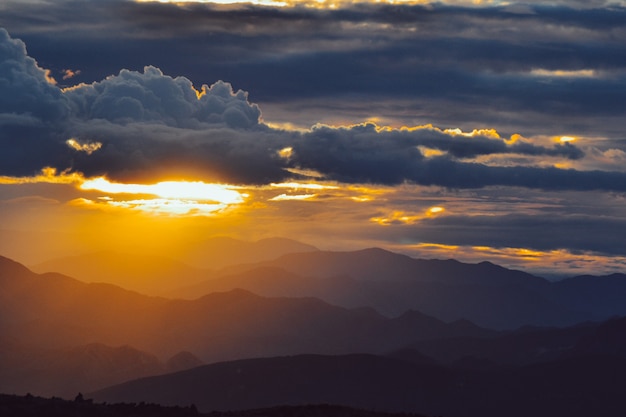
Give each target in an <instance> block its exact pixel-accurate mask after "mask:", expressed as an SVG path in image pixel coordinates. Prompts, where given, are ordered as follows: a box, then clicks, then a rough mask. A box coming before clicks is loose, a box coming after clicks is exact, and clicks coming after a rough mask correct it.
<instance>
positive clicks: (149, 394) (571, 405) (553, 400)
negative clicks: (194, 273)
mask: <svg viewBox="0 0 626 417" xmlns="http://www.w3.org/2000/svg"><path fill="white" fill-rule="evenodd" d="M625 371H626V357H624V356H620V355H610V354H605V355H601V354H593V355H589V354H587V355H577V356H572V357H567V356H563V357H561V358H558V359H555V360H553V361H549V362H544V363H536V364H531V365H527V366H521V367H516V368H511V369H506V370H499V371H489V372H486V371H482V370H467V369H456V368H446V367H440V366H436V365H432V364H418V363H415V362H413V361H407V360H403V359H399V358H395V357H383V356H375V355H341V356H321V355H297V356H286V357H277V358H266V359H249V360H241V361H233V362H225V363H217V364H212V365H206V366H202V367H198V368H194V369H192V370H188V371H183V372H178V373H174V374H170V375H164V376H156V377H148V378H143V379H139V380H136V381H130V382H127V383H124V384H121V385H117V386H113V387H110V388H107V389H104V390H101V391H98V392H95V393H92V394H90V396H92V397H94V398H95V399H96V400H98V401H109V402H110V401H124V402H138V401H148V402H150V401H155V402H159V403H160V404H165V405H168V404H191V403H193V404H195V405H196V406H198V408H199V409H200V410H202V411H209V410H232V409H246V408H257V407H267V406H270V405H272V404H288V405H303V404H313V403H332V404H339V405H345V406H350V407H360V408H365V409H371V410H391V411H404V412H418V413H423V414H426V415H446V416H451V417H462V416H484V417H491V416H493V417H496V416H513V417H516V416H519V417H522V416H535V417H544V416H545V417H548V416H550V417H578V416H580V417H582V416H590V415H593V416H617V415H622V414H623V412H624V411H626V405H624V402H623V387H624V386H625V385H624V384H626V373H625Z"/></svg>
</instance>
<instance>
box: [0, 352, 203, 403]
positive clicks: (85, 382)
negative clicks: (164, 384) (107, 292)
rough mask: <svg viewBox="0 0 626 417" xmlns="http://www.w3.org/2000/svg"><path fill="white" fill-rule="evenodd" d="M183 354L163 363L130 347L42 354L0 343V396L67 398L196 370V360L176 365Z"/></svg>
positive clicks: (198, 363) (197, 364)
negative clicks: (108, 387)
mask: <svg viewBox="0 0 626 417" xmlns="http://www.w3.org/2000/svg"><path fill="white" fill-rule="evenodd" d="M181 355H183V356H187V355H191V354H189V353H183V352H181V353H180V354H178V355H176V356H174V357H172V358H171V359H170V360H168V361H167V362H166V363H163V362H162V361H160V360H159V359H158V358H157V357H156V356H154V355H152V354H149V353H146V352H142V351H139V350H137V349H134V348H132V347H130V346H118V347H110V346H106V345H103V344H100V343H92V344H89V345H83V346H75V347H66V348H56V349H45V348H40V347H34V346H30V347H27V346H22V345H18V344H15V343H11V342H9V341H7V340H3V341H2V343H1V344H0V366H1V367H2V377H0V392H11V393H27V392H35V393H45V394H46V395H48V396H59V397H63V398H72V397H73V396H74V395H76V393H78V392H80V391H88V390H95V389H98V388H102V387H105V386H108V385H112V384H116V383H119V382H122V381H126V380H130V379H135V378H139V377H142V376H147V375H156V374H164V373H168V372H175V371H180V370H183V369H189V368H193V367H196V366H199V365H201V364H202V363H203V362H202V361H200V360H199V359H198V358H195V357H194V360H192V359H191V357H188V358H187V359H186V360H185V361H180V359H179V358H180V357H181Z"/></svg>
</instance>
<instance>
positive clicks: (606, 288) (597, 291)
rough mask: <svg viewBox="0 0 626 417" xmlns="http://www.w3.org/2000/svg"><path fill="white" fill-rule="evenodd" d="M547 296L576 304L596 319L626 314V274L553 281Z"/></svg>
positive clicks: (583, 276) (563, 302) (567, 304)
mask: <svg viewBox="0 0 626 417" xmlns="http://www.w3.org/2000/svg"><path fill="white" fill-rule="evenodd" d="M547 294H548V297H550V298H551V299H553V300H555V301H556V302H558V303H561V304H562V305H566V306H576V307H577V308H578V309H580V310H581V311H584V312H586V313H588V314H590V315H591V316H593V317H594V318H595V319H597V320H605V319H607V318H609V317H612V316H626V303H625V302H624V300H625V299H626V274H612V275H606V276H592V275H581V276H577V277H573V278H568V279H564V280H562V281H557V282H555V283H553V284H552V285H550V287H549V289H548V292H547Z"/></svg>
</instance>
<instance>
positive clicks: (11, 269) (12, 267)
mask: <svg viewBox="0 0 626 417" xmlns="http://www.w3.org/2000/svg"><path fill="white" fill-rule="evenodd" d="M32 273H33V272H32V271H31V270H30V269H28V268H26V267H25V266H24V265H22V264H21V263H19V262H16V261H14V260H13V259H9V258H7V257H4V256H0V274H1V275H3V276H8V275H17V274H20V275H21V274H32Z"/></svg>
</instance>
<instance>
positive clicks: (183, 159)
mask: <svg viewBox="0 0 626 417" xmlns="http://www.w3.org/2000/svg"><path fill="white" fill-rule="evenodd" d="M2 34H3V37H2V38H1V39H0V40H1V43H2V45H1V46H2V48H3V49H2V50H3V51H8V52H4V54H5V57H6V58H5V59H4V62H5V65H4V66H3V67H1V68H3V70H2V71H1V72H0V82H2V83H4V84H5V85H12V86H13V85H17V86H22V87H23V89H19V92H18V90H16V91H14V94H11V95H7V96H4V98H3V100H4V102H3V106H4V107H3V113H2V118H1V119H0V120H2V121H4V125H3V126H2V130H0V135H1V136H2V149H3V155H9V157H6V162H5V164H3V166H2V171H3V172H2V174H8V175H29V174H32V173H33V172H34V171H36V170H37V169H41V168H44V167H45V166H53V167H56V168H59V169H62V170H74V171H80V172H82V173H84V174H86V175H89V176H92V175H107V176H109V177H110V178H113V179H146V180H147V179H150V178H155V177H167V176H172V175H183V174H184V175H186V176H191V177H199V178H200V177H201V178H208V179H210V180H214V181H223V182H235V183H254V184H263V183H268V182H271V181H279V180H283V179H286V178H289V177H290V176H291V175H292V174H291V173H290V168H296V169H304V170H313V171H317V172H319V173H320V174H321V175H322V176H324V177H325V178H326V179H330V180H337V181H343V182H348V183H368V182H369V183H380V184H400V183H403V182H406V181H409V182H414V183H417V184H424V185H439V186H444V187H450V188H481V187H485V186H491V185H507V186H522V187H530V188H540V189H549V190H567V189H572V190H591V189H600V190H616V191H624V190H626V173H623V172H605V171H589V172H583V171H576V170H564V169H557V168H537V167H534V166H511V167H508V166H488V165H484V164H480V163H477V162H472V161H471V159H472V158H474V157H477V156H481V155H494V154H496V155H497V154H503V155H510V154H513V155H518V156H527V157H531V156H545V157H556V158H561V159H578V158H581V157H583V152H582V150H581V149H579V148H577V147H576V146H574V145H571V144H559V145H554V146H552V147H545V146H541V145H536V144H533V143H530V142H529V141H525V140H510V141H507V140H506V139H504V138H500V137H498V136H495V135H493V134H491V135H490V134H488V132H485V133H481V132H478V133H476V134H474V135H473V136H472V137H467V136H465V135H462V134H458V133H457V132H454V131H451V132H448V131H443V130H439V129H437V128H429V127H422V128H417V129H382V130H379V129H377V127H376V126H375V125H373V124H363V125H356V126H352V127H346V128H332V127H328V126H318V127H315V128H314V129H312V130H310V131H308V132H293V131H285V130H280V129H273V128H270V127H268V126H267V125H265V124H264V123H262V121H261V119H260V116H261V113H260V110H259V107H258V106H256V105H255V104H253V103H251V102H250V101H249V100H248V95H247V93H245V92H243V91H233V89H232V87H231V85H230V84H229V83H226V82H223V81H218V82H216V83H214V84H213V85H211V86H210V87H209V86H207V85H204V86H202V87H201V88H199V89H198V90H196V89H195V88H194V87H193V85H192V82H191V81H190V80H189V79H187V78H185V77H176V78H172V77H170V76H168V75H165V74H163V73H162V72H161V71H160V70H159V69H157V68H155V67H150V66H148V67H146V68H145V69H144V70H143V72H138V71H129V70H122V71H120V72H119V74H118V75H115V76H109V77H107V78H106V79H104V80H102V81H98V82H94V83H91V84H82V85H78V86H75V87H72V88H70V89H66V90H64V91H62V90H61V89H60V88H59V87H57V86H55V85H54V84H53V83H51V82H50V80H48V79H47V75H46V71H45V70H43V69H41V68H39V67H38V66H37V64H36V62H35V61H34V60H33V59H32V58H30V57H29V56H28V55H27V53H26V49H25V47H24V44H23V43H21V42H20V41H16V40H13V39H11V38H10V37H9V36H8V34H7V33H6V31H3V32H2ZM12 88H13V87H12ZM24 92H26V93H27V94H24ZM69 138H72V139H73V140H76V141H77V142H78V143H79V144H83V145H84V144H99V145H98V147H97V148H94V149H95V150H93V151H89V152H85V151H84V149H80V146H79V147H78V149H76V147H73V148H72V147H70V146H68V145H67V143H66V141H67V140H68V139H69ZM287 147H290V148H292V152H291V155H290V157H289V158H285V157H281V156H280V155H279V151H280V150H281V149H284V148H287ZM420 147H426V148H432V149H436V150H439V151H440V152H441V153H442V155H441V156H438V157H426V156H425V155H423V153H422V151H421V150H420Z"/></svg>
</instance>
